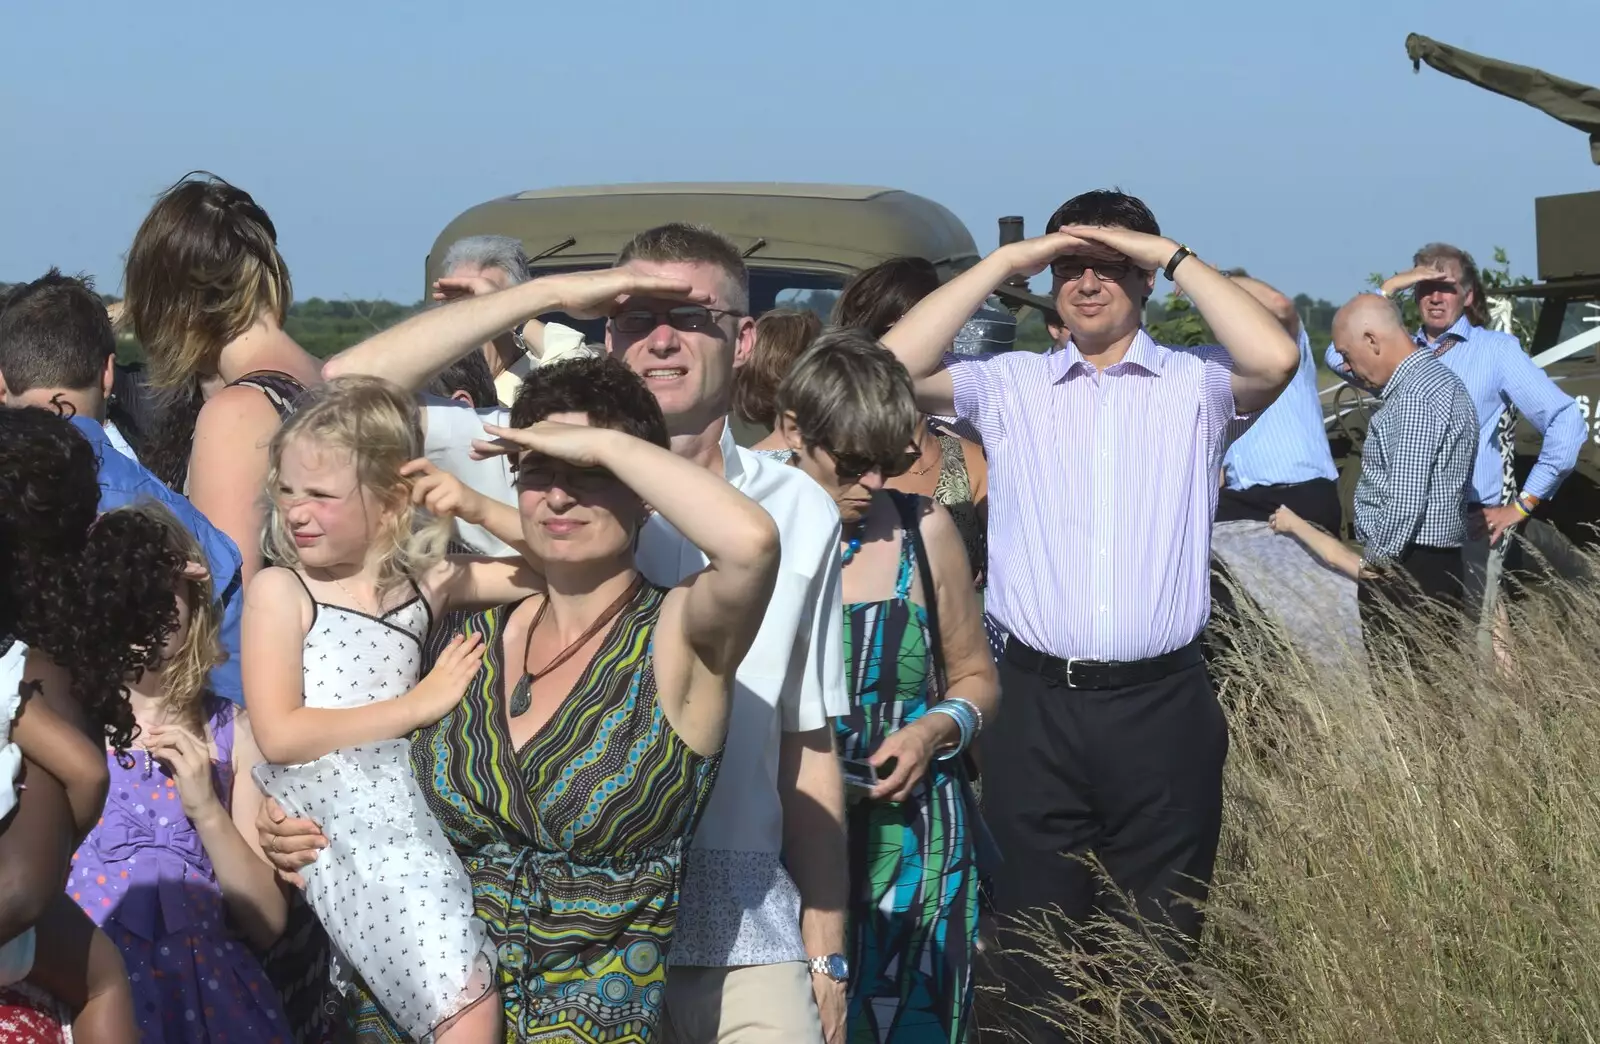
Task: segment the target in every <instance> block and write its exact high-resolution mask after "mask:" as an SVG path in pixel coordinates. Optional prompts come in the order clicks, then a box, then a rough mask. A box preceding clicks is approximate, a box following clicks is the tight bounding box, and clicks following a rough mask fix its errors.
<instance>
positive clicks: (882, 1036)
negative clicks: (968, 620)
mask: <svg viewBox="0 0 1600 1044" xmlns="http://www.w3.org/2000/svg"><path fill="white" fill-rule="evenodd" d="M889 495H890V496H892V497H895V498H897V499H899V498H901V497H903V496H905V494H899V493H895V492H893V491H890V493H889ZM919 515H920V513H919ZM916 575H917V563H916V558H915V552H914V550H913V548H912V544H911V540H910V539H909V538H908V536H907V535H906V534H904V533H902V534H901V538H900V571H899V576H898V577H897V579H896V581H895V592H894V597H893V598H891V599H889V600H887V601H882V602H853V603H850V604H847V605H846V606H845V607H844V643H845V664H846V671H847V676H846V679H845V680H846V684H847V685H848V686H849V688H850V696H851V711H850V713H849V714H848V715H846V716H844V717H841V718H839V719H837V720H836V722H835V726H834V728H835V734H836V736H837V738H838V741H839V748H840V751H839V753H840V755H841V756H842V757H845V758H852V759H862V758H866V757H868V756H869V755H871V754H872V752H873V751H875V750H876V749H877V748H878V745H879V744H880V743H882V742H883V741H884V739H885V738H886V737H887V736H888V735H889V734H890V733H892V732H894V731H896V730H898V729H900V728H902V727H904V726H906V725H909V724H910V723H912V722H914V721H916V720H917V719H918V718H920V717H922V716H923V715H924V714H926V713H927V711H928V708H929V707H930V706H932V704H933V702H934V700H933V698H932V695H931V694H930V689H932V687H933V678H934V672H933V670H932V666H931V665H930V663H929V662H928V661H929V646H930V643H929V640H928V616H927V611H926V610H925V609H924V608H923V607H922V606H920V605H918V604H916V603H914V602H912V601H911V582H912V578H913V577H914V576H916ZM924 597H932V593H931V592H926V593H925V594H924ZM969 787H970V782H969V781H968V779H967V778H966V772H965V770H964V769H963V768H962V763H961V759H959V758H954V759H951V760H949V761H935V762H934V763H933V765H932V767H931V768H930V770H929V772H928V775H927V776H925V777H924V778H923V781H922V782H921V783H919V784H918V786H917V790H916V791H915V792H914V793H913V794H912V796H911V799H910V800H908V801H905V802H901V803H893V804H891V803H888V802H882V801H872V800H867V799H863V800H859V801H856V802H854V803H853V804H852V805H851V806H850V809H849V812H848V815H847V820H848V824H849V830H850V889H851V896H850V948H851V952H850V966H851V967H850V988H849V989H850V993H849V997H850V1009H849V1032H848V1041H849V1044H889V1042H893V1044H922V1042H929V1044H931V1042H935V1041H942V1042H948V1044H959V1042H961V1041H963V1040H965V1039H966V1032H967V1026H968V1023H969V1022H970V1017H971V1012H972V955H973V949H974V947H975V946H976V944H977V938H978V869H977V865H976V861H975V856H974V837H973V834H972V831H971V824H970V821H969V811H968V810H969V807H970V806H969V805H968V803H967V801H968V796H969V794H968V791H969Z"/></svg>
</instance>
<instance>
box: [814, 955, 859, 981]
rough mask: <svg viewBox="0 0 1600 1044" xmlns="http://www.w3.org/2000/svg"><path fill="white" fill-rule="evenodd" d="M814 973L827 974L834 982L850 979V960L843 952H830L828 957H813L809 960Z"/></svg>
mask: <svg viewBox="0 0 1600 1044" xmlns="http://www.w3.org/2000/svg"><path fill="white" fill-rule="evenodd" d="M807 963H808V964H809V965H810V967H811V972H812V974H813V975H826V976H827V977H828V978H830V979H832V980H833V981H834V982H848V981H850V962H849V961H847V960H845V959H844V954H842V953H830V954H828V955H827V956H826V957H813V958H811V960H810V961H808V962H807Z"/></svg>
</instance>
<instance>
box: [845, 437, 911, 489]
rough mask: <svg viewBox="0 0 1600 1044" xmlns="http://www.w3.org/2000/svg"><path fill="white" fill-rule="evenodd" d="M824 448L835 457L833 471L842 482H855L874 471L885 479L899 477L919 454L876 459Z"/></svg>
mask: <svg viewBox="0 0 1600 1044" xmlns="http://www.w3.org/2000/svg"><path fill="white" fill-rule="evenodd" d="M822 448H823V449H825V450H827V453H828V456H830V457H832V458H833V473H834V474H835V475H837V476H838V478H839V481H840V482H854V481H855V480H857V479H859V478H861V477H862V476H863V475H866V474H867V473H869V472H872V471H876V472H878V473H879V474H881V475H882V476H883V477H884V480H885V481H887V480H889V479H892V478H899V477H900V476H901V475H904V474H905V473H906V472H907V471H908V470H910V468H911V464H912V462H913V461H914V460H915V459H916V457H917V454H914V453H910V452H907V453H902V454H900V455H899V456H897V457H894V458H893V459H892V460H874V459H872V458H871V457H869V456H866V455H865V454H861V453H838V452H835V451H834V450H831V449H827V447H826V446H824V447H822Z"/></svg>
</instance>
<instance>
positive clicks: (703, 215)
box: [425, 182, 1049, 442]
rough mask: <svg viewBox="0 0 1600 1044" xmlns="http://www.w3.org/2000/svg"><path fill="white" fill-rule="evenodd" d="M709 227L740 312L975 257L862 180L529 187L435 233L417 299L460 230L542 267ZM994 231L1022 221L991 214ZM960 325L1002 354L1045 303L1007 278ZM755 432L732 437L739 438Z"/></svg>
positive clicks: (534, 268) (921, 213)
mask: <svg viewBox="0 0 1600 1044" xmlns="http://www.w3.org/2000/svg"><path fill="white" fill-rule="evenodd" d="M672 221H682V222H688V223H691V224H704V225H709V226H711V227H712V228H714V229H716V230H717V231H718V232H721V233H722V234H723V235H725V236H727V237H728V238H729V239H731V240H733V242H734V243H736V244H738V246H739V247H740V249H741V251H742V252H743V254H744V260H745V264H746V266H747V267H748V268H749V271H750V314H751V315H755V316H759V315H761V314H762V313H763V312H766V311H768V310H770V309H773V308H784V307H789V308H810V309H812V310H813V311H815V312H817V313H818V315H820V316H821V317H822V318H823V320H824V321H826V319H827V318H828V314H829V312H830V311H831V310H832V308H833V303H834V301H835V300H836V299H837V298H838V296H839V291H840V290H841V289H842V288H843V287H844V284H845V283H846V282H847V281H848V280H849V279H850V277H851V276H853V275H855V274H856V273H857V272H859V271H861V270H863V269H866V268H870V267H871V266H873V265H876V264H878V263H879V262H882V261H887V260H888V259H889V258H892V257H901V256H909V257H921V258H926V259H927V260H929V261H931V262H933V264H934V267H935V268H937V269H938V272H939V276H940V278H941V279H949V278H950V277H951V276H953V275H955V274H956V273H958V272H961V271H963V270H965V269H967V268H969V267H970V266H972V265H973V264H975V263H976V262H977V260H978V258H979V256H980V255H979V253H978V248H977V244H976V243H974V241H973V238H972V234H971V233H970V232H968V231H967V228H966V226H965V225H963V224H962V223H961V221H960V219H959V218H957V217H956V216H955V215H954V214H952V213H951V212H950V211H949V210H947V209H946V208H945V207H943V206H940V205H939V204H938V203H935V202H933V201H932V200H929V199H925V198H923V197H922V196H917V195H913V194H912V193H909V192H903V191H900V190H898V189H891V188H882V187H876V186H864V185H816V184H792V183H780V182H771V183H768V182H762V183H735V182H686V183H666V184H621V185H599V186H579V187H568V188H550V189H536V190H532V191H528V192H519V193H516V194H515V195H511V196H504V197H501V198H499V199H494V200H490V201H489V202H487V203H482V204H480V205H478V206H475V207H472V208H471V209H469V210H467V211H466V212H464V213H462V214H461V215H460V216H459V217H457V218H456V219H455V220H454V221H452V222H450V224H448V225H446V226H445V228H444V230H443V231H442V232H440V233H439V237H438V239H436V240H435V241H434V244H433V248H432V250H430V251H429V253H428V260H427V265H426V279H427V281H428V283H427V286H426V288H425V296H426V294H427V293H429V292H431V290H432V281H433V280H434V279H436V278H438V277H439V276H440V275H442V274H443V272H442V271H440V269H439V266H440V264H441V263H442V261H443V258H444V256H445V252H446V251H447V250H448V249H449V247H450V244H452V243H454V242H455V241H457V240H459V239H462V238H464V237H466V236H474V235H503V236H514V237H516V238H517V239H520V240H521V241H522V244H523V249H524V250H526V251H527V254H528V258H529V266H528V267H529V274H530V275H534V276H540V275H550V274H552V273H557V272H571V271H579V270H584V269H593V268H603V267H607V266H609V265H611V264H612V263H613V262H614V261H615V260H616V257H617V255H618V253H619V252H620V251H621V250H622V248H623V246H624V245H625V244H626V243H627V242H628V240H629V239H631V238H632V237H633V236H634V235H635V234H636V233H638V232H640V231H643V230H644V229H648V228H653V227H655V226H657V225H662V224H665V223H667V222H672ZM1001 228H1002V236H1006V235H1008V234H1009V235H1010V236H1013V237H1014V236H1017V235H1020V233H1021V223H1020V221H1018V220H1017V219H1014V218H1009V219H1005V220H1004V221H1002V224H1001ZM1001 296H1003V297H1006V298H1007V299H1008V300H1007V302H1006V305H1007V307H1009V309H1010V311H1007V309H1006V308H1005V307H1001V303H1000V301H999V300H998V299H996V300H994V301H992V302H991V306H990V307H988V308H985V309H984V310H983V311H982V312H980V313H979V315H978V316H977V317H976V318H975V320H974V322H973V323H970V324H968V328H967V330H965V331H963V337H962V339H961V340H960V341H959V342H958V343H957V345H956V346H955V347H956V350H958V351H968V352H978V351H1005V350H1009V349H1010V348H1012V347H1014V344H1015V340H1016V311H1017V310H1018V309H1020V308H1022V307H1024V306H1031V307H1034V308H1048V307H1049V302H1048V301H1046V300H1044V299H1042V298H1037V297H1034V296H1033V295H1031V294H1029V293H1028V292H1027V290H1026V287H1008V288H1006V289H1005V290H1004V291H1003V293H1002V295H1001ZM544 318H546V319H550V320H554V321H557V322H562V323H565V324H567V325H570V326H574V327H577V328H578V329H580V330H582V331H583V333H584V336H585V339H587V340H588V341H590V342H592V343H599V342H600V341H602V340H603V337H604V323H603V321H585V320H575V319H573V318H572V317H570V316H565V315H562V314H560V313H552V314H551V315H549V316H545V317H544ZM765 434H766V432H754V431H747V430H745V427H744V425H743V424H742V423H741V422H738V421H737V420H736V422H735V435H736V436H737V437H738V438H739V440H740V441H741V442H750V441H754V440H755V439H758V438H760V437H761V436H763V435H765Z"/></svg>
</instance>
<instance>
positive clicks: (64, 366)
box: [0, 268, 117, 394]
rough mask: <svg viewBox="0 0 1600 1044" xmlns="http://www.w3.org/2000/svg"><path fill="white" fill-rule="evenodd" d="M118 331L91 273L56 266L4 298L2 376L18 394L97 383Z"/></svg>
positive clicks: (0, 339) (1, 312)
mask: <svg viewBox="0 0 1600 1044" xmlns="http://www.w3.org/2000/svg"><path fill="white" fill-rule="evenodd" d="M116 353H117V336H116V334H115V333H114V332H112V329H111V318H110V317H109V316H108V315H106V304H105V302H104V301H102V300H101V299H100V295H99V294H97V293H95V292H94V283H93V281H92V280H90V279H89V277H88V276H68V275H62V274H61V271H60V270H59V269H56V268H52V269H50V271H48V272H46V273H45V274H44V275H42V276H40V277H39V278H38V279H35V280H34V281H33V282H31V283H26V284H24V285H22V286H16V287H12V288H11V290H10V291H9V292H8V293H7V294H6V295H5V297H4V298H3V299H0V376H4V377H5V381H6V387H7V388H8V389H9V390H10V391H11V392H12V393H14V394H20V393H22V392H26V391H32V390H33V389H35V388H60V389H64V390H69V391H79V390H82V389H84V388H98V387H99V386H100V378H101V375H102V374H104V373H105V369H106V359H107V358H108V357H110V356H113V355H115V354H116Z"/></svg>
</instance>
